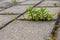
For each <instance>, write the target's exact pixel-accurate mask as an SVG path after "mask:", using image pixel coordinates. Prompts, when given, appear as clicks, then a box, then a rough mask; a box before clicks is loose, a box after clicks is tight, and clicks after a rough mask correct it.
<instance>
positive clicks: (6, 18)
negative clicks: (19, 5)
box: [0, 15, 17, 27]
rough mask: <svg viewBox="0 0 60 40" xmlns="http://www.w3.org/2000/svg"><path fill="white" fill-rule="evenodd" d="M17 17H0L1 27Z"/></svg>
mask: <svg viewBox="0 0 60 40" xmlns="http://www.w3.org/2000/svg"><path fill="white" fill-rule="evenodd" d="M16 16H17V15H0V27H1V26H3V25H4V24H6V23H7V22H9V21H10V20H12V19H13V18H15V17H16Z"/></svg>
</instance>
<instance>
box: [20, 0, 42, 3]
mask: <svg viewBox="0 0 60 40" xmlns="http://www.w3.org/2000/svg"><path fill="white" fill-rule="evenodd" d="M40 1H41V0H39V1H38V0H35V1H33V0H32V1H26V2H24V3H21V4H36V3H38V2H40Z"/></svg>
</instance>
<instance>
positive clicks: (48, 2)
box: [38, 1, 60, 6]
mask: <svg viewBox="0 0 60 40" xmlns="http://www.w3.org/2000/svg"><path fill="white" fill-rule="evenodd" d="M54 3H56V4H57V6H60V1H44V2H42V3H41V4H39V5H38V6H54Z"/></svg>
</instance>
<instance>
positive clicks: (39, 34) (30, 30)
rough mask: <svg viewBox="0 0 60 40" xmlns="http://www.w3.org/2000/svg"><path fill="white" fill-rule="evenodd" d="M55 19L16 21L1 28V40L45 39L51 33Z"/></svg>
mask: <svg viewBox="0 0 60 40" xmlns="http://www.w3.org/2000/svg"><path fill="white" fill-rule="evenodd" d="M54 23H55V21H53V22H52V21H50V22H47V21H46V22H41V21H38V22H34V21H18V20H17V21H14V22H12V23H11V24H9V25H8V26H6V27H5V28H3V29H2V30H0V40H44V38H47V37H48V35H50V32H51V30H52V28H53V27H54Z"/></svg>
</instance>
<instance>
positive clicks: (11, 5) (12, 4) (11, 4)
mask: <svg viewBox="0 0 60 40" xmlns="http://www.w3.org/2000/svg"><path fill="white" fill-rule="evenodd" d="M24 2H25V1H24ZM20 3H23V2H20ZM15 5H17V3H10V5H9V7H1V6H0V8H4V9H3V10H0V11H4V10H5V9H8V8H10V7H13V6H15Z"/></svg>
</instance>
